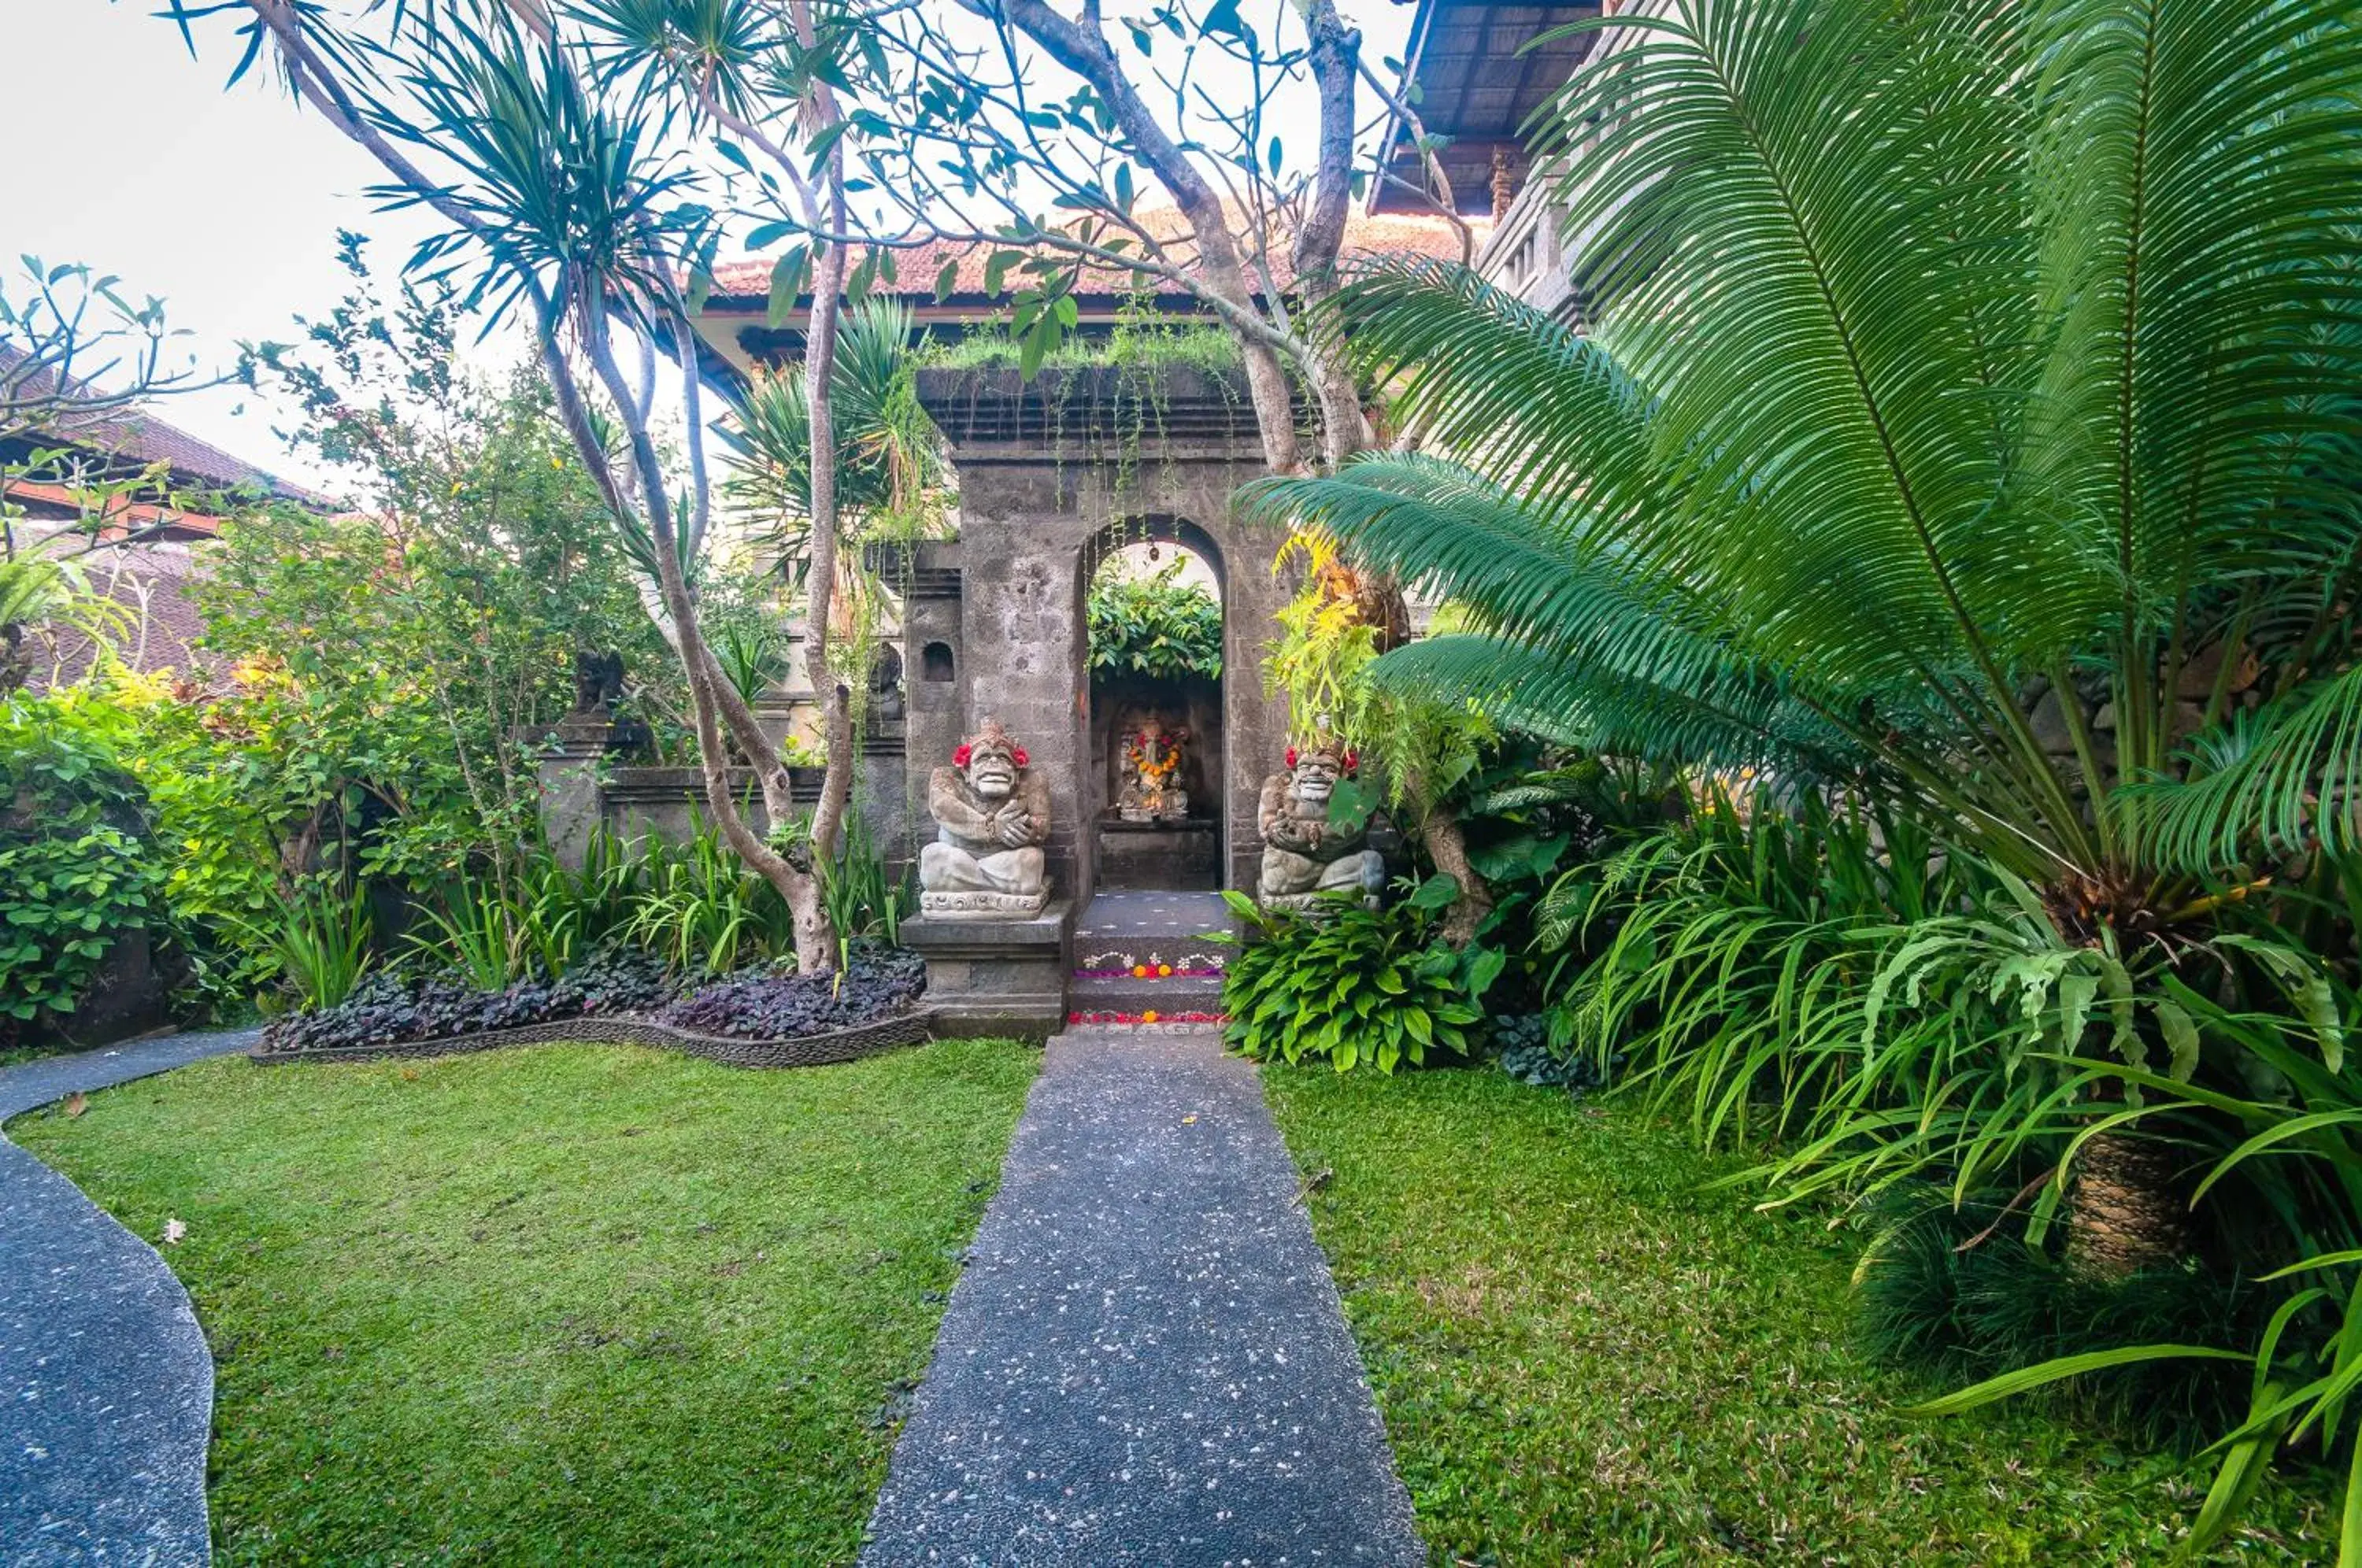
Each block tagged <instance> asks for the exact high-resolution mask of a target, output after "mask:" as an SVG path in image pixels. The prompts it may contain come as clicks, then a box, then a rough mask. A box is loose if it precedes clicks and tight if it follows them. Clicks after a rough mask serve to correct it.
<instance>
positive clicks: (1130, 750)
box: [1123, 734, 1181, 793]
mask: <svg viewBox="0 0 2362 1568" xmlns="http://www.w3.org/2000/svg"><path fill="white" fill-rule="evenodd" d="M1123 759H1124V761H1126V762H1128V763H1130V764H1131V770H1132V771H1133V772H1135V773H1137V774H1139V775H1140V777H1141V779H1142V782H1143V783H1145V784H1146V785H1147V786H1148V787H1149V788H1150V789H1151V790H1156V791H1159V792H1160V793H1161V792H1162V791H1163V790H1164V781H1165V780H1166V779H1168V778H1172V777H1173V774H1174V770H1175V769H1176V768H1178V767H1180V766H1181V747H1180V745H1179V744H1178V743H1177V742H1175V743H1174V744H1172V745H1167V746H1166V747H1165V748H1164V758H1163V760H1161V761H1160V760H1157V759H1155V758H1153V757H1151V756H1149V755H1148V748H1147V747H1146V746H1144V745H1142V744H1141V741H1140V736H1139V735H1137V734H1134V735H1133V736H1132V737H1131V744H1130V745H1126V746H1125V747H1124V750H1123Z"/></svg>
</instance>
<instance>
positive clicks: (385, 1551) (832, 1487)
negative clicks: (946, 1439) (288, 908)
mask: <svg viewBox="0 0 2362 1568" xmlns="http://www.w3.org/2000/svg"><path fill="white" fill-rule="evenodd" d="M1039 1059H1040V1058H1039V1055H1038V1053H1036V1052H1034V1051H1032V1050H1030V1049H1028V1048H1026V1047H1024V1046H1022V1045H1018V1044H1014V1043H1008V1042H950V1043H939V1044H935V1045H931V1046H928V1047H926V1048H924V1049H922V1050H918V1051H906V1052H900V1053H895V1054H891V1055H885V1056H881V1057H877V1058H874V1059H872V1060H869V1061H866V1062H860V1063H855V1064H853V1065H851V1066H839V1067H824V1068H816V1069H812V1070H809V1071H799V1072H786V1073H749V1072H743V1071H734V1070H733V1069H730V1068H727V1067H722V1066H714V1065H712V1064H710V1063H705V1062H700V1061H696V1060H694V1059H689V1058H683V1057H679V1056H674V1055H666V1054H661V1053H657V1052H650V1051H642V1050H637V1049H631V1048H624V1047H616V1046H551V1047H545V1048H541V1049H536V1050H530V1051H510V1052H497V1053H490V1054H486V1055H478V1056H458V1057H449V1058H444V1059H441V1060H433V1061H421V1062H414V1063H407V1064H388V1065H383V1066H290V1067H280V1068H273V1069H270V1070H268V1071H263V1070H259V1069H257V1068H255V1067H254V1066H251V1065H250V1064H248V1063H247V1062H244V1061H241V1060H235V1059H232V1060H224V1061H217V1062H209V1063H205V1064H203V1065H200V1066H193V1067H189V1068H185V1069H183V1070H182V1071H180V1072H177V1073H173V1074H171V1075H169V1076H167V1077H160V1078H153V1079H149V1080H146V1081H144V1082H140V1083H135V1084H130V1085H127V1086H125V1087H123V1088H117V1089H112V1090H108V1091H106V1092H105V1093H103V1094H97V1095H94V1096H92V1097H91V1099H90V1102H89V1107H88V1110H86V1111H85V1112H84V1114H83V1115H82V1116H81V1117H80V1118H78V1119H73V1120H68V1119H67V1118H65V1117H64V1116H62V1115H60V1114H57V1113H55V1112H54V1111H52V1112H49V1113H40V1114H36V1115H34V1116H30V1117H27V1118H22V1119H19V1120H18V1121H17V1122H15V1123H14V1124H13V1125H12V1126H11V1127H10V1128H9V1135H10V1136H11V1137H13V1138H15V1139H17V1141H18V1142H19V1143H23V1144H24V1145H25V1146H26V1147H28V1148H29V1149H31V1150H32V1151H33V1152H34V1153H36V1154H39V1155H40V1156H41V1158H43V1159H45V1160H47V1161H49V1162H50V1164H52V1165H56V1166H57V1167H58V1168H60V1169H61V1170H63V1171H64V1172H65V1173H66V1174H67V1175H69V1176H72V1177H73V1179H74V1180H76V1181H77V1182H79V1183H81V1184H82V1186H83V1187H84V1188H85V1189H86V1190H88V1191H89V1192H90V1193H91V1194H92V1195H93V1196H94V1197H95V1198H97V1199H98V1200H99V1201H100V1202H101V1203H102V1204H104V1205H105V1207H106V1208H107V1209H110V1210H112V1211H113V1212H114V1213H115V1214H116V1216H117V1217H118V1218H120V1219H121V1220H123V1221H124V1222H125V1223H126V1224H127V1225H128V1226H129V1227H130V1228H131V1229H132V1230H134V1231H138V1233H139V1234H141V1235H143V1236H147V1237H149V1238H151V1239H152V1238H156V1237H159V1236H160V1235H161V1234H162V1232H163V1230H164V1226H165V1222H166V1221H167V1220H172V1219H177V1220H181V1221H182V1223H183V1224H185V1225H186V1226H187V1237H186V1240H184V1241H183V1242H181V1243H180V1244H179V1245H178V1246H176V1247H173V1248H171V1263H172V1266H173V1268H174V1269H175V1270H176V1271H177V1272H178V1273H179V1274H180V1275H181V1277H182V1279H183V1280H184V1281H186V1282H187V1285H188V1286H189V1291H190V1294H191V1296H192V1297H194V1299H195V1301H196V1304H197V1310H198V1313H199V1316H200V1317H201V1318H202V1320H204V1326H205V1331H206V1334H207V1337H208V1338H209V1339H210V1341H211V1342H212V1344H213V1347H214V1353H215V1358H216V1361H217V1364H218V1378H219V1385H218V1396H217V1397H218V1405H217V1408H216V1410H215V1429H214V1430H215V1438H214V1447H213V1453H212V1472H213V1475H212V1503H213V1509H214V1519H215V1544H216V1549H217V1551H218V1553H219V1556H220V1560H221V1561H222V1562H227V1563H240V1562H272V1563H289V1562H299V1563H300V1562H334V1563H338V1564H348V1563H395V1562H403V1563H414V1562H499V1563H502V1564H507V1563H543V1562H700V1563H723V1562H761V1563H787V1562H793V1563H799V1564H803V1563H827V1562H847V1561H850V1560H851V1559H852V1558H853V1556H854V1555H855V1551H857V1550H858V1547H859V1543H860V1538H861V1531H862V1527H863V1524H864V1522H865V1520H866V1517H867V1515H868V1512H869V1508H870V1505H871V1502H872V1500H873V1497H874V1496H875V1494H876V1492H877V1486H878V1484H879V1483H880V1482H881V1481H882V1480H883V1479H884V1475H885V1469H886V1461H887V1456H888V1454H889V1451H890V1449H891V1447H892V1443H893V1440H894V1436H895V1433H896V1431H897V1430H898V1428H899V1424H900V1399H901V1397H902V1396H903V1394H904V1393H905V1392H906V1391H907V1390H908V1389H909V1388H910V1387H911V1386H912V1385H913V1384H914V1382H915V1380H916V1379H917V1378H918V1376H919V1375H920V1374H921V1373H922V1371H923V1370H924V1368H925V1364H926V1359H927V1353H928V1349H929V1346H930V1345H931V1344H932V1342H933V1338H934V1332H935V1327H936V1323H937V1320H939V1318H940V1317H941V1316H942V1312H943V1303H944V1297H945V1295H946V1293H947V1292H948V1291H949V1289H950V1287H951V1286H952V1283H953V1280H954V1277H955V1274H956V1272H957V1263H956V1259H957V1258H958V1256H959V1254H960V1253H961V1252H962V1251H963V1250H964V1248H965V1247H966V1242H967V1240H968V1237H969V1235H970V1233H971V1232H972V1231H973V1230H974V1227H975V1224H976V1221H977V1218H978V1216H979V1215H980V1213H981V1212H982V1209H983V1206H984V1205H985V1203H986V1202H987V1200H988V1198H989V1197H990V1194H991V1191H992V1188H993V1186H994V1184H995V1182H996V1180H997V1179H998V1176H999V1165H1000V1158H1001V1154H1002V1151H1003V1149H1004V1147H1005V1146H1006V1144H1007V1143H1008V1140H1009V1136H1010V1131H1011V1129H1012V1128H1013V1127H1014V1126H1015V1124H1016V1121H1017V1115H1018V1111H1019V1110H1020V1108H1021V1103H1022V1101H1023V1098H1024V1095H1025V1090H1026V1088H1027V1086H1028V1084H1029V1083H1030V1082H1031V1081H1032V1077H1033V1073H1034V1070H1035V1067H1036V1066H1037V1064H1038V1062H1039Z"/></svg>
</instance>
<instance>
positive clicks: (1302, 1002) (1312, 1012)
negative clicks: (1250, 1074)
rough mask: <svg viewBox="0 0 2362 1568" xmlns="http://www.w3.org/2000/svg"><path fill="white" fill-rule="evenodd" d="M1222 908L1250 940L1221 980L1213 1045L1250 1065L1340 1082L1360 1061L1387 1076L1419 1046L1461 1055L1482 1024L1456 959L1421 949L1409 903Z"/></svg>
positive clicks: (1424, 944)
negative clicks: (1323, 1064) (1311, 1063)
mask: <svg viewBox="0 0 2362 1568" xmlns="http://www.w3.org/2000/svg"><path fill="white" fill-rule="evenodd" d="M1222 898H1223V900H1224V901H1226V902H1227V903H1229V905H1230V906H1231V909H1232V910H1233V911H1236V912H1237V913H1238V914H1239V916H1240V917H1241V918H1242V919H1243V920H1244V921H1245V922H1247V924H1248V926H1249V928H1250V929H1251V930H1252V931H1253V932H1254V933H1255V935H1256V937H1257V938H1258V940H1256V941H1254V942H1252V943H1250V944H1247V945H1246V946H1245V947H1244V948H1243V949H1242V951H1241V953H1240V954H1239V955H1238V957H1237V958H1235V959H1234V960H1232V961H1231V966H1230V972H1229V975H1228V976H1227V977H1225V978H1224V980H1223V982H1222V1005H1223V1007H1224V1008H1225V1009H1226V1010H1228V1011H1229V1013H1230V1015H1231V1021H1230V1024H1229V1026H1228V1027H1227V1028H1225V1029H1224V1030H1223V1032H1222V1039H1223V1042H1224V1043H1226V1044H1228V1045H1229V1046H1231V1048H1232V1049H1233V1050H1236V1051H1239V1052H1241V1053H1242V1054H1244V1055H1248V1056H1252V1057H1253V1058H1255V1059H1256V1060H1258V1061H1265V1060H1270V1059H1272V1058H1274V1057H1276V1058H1277V1059H1279V1060H1281V1061H1284V1062H1286V1063H1287V1064H1289V1065H1290V1066H1294V1065H1295V1064H1297V1063H1298V1062H1300V1061H1303V1060H1304V1059H1305V1058H1306V1057H1312V1058H1315V1059H1318V1060H1325V1061H1328V1062H1330V1064H1332V1065H1333V1066H1335V1067H1336V1069H1337V1070H1338V1071H1339V1072H1341V1073H1343V1072H1351V1071H1352V1069H1353V1068H1354V1067H1356V1066H1361V1065H1362V1064H1363V1063H1365V1062H1366V1063H1368V1064H1370V1065H1372V1066H1375V1067H1376V1068H1377V1069H1378V1071H1380V1072H1382V1073H1391V1072H1393V1071H1394V1070H1395V1068H1396V1066H1400V1065H1401V1064H1402V1062H1403V1061H1404V1060H1405V1059H1406V1058H1407V1059H1408V1060H1409V1062H1410V1064H1411V1065H1412V1066H1420V1065H1422V1064H1423V1063H1424V1062H1425V1061H1426V1059H1427V1053H1428V1051H1429V1048H1430V1047H1432V1048H1435V1049H1439V1050H1442V1051H1448V1052H1452V1053H1455V1054H1458V1055H1467V1054H1468V1050H1469V1035H1470V1028H1471V1026H1472V1025H1473V1024H1474V1023H1475V1022H1476V1021H1477V1020H1478V1019H1479V1018H1480V1017H1482V1016H1483V1015H1482V1014H1481V1013H1480V1012H1479V1011H1478V1010H1477V1009H1476V1008H1475V1007H1474V1005H1473V1003H1472V1002H1471V1001H1470V1000H1469V996H1468V989H1467V987H1466V984H1465V983H1464V981H1463V980H1462V959H1461V955H1459V954H1456V953H1454V952H1452V951H1451V949H1450V948H1448V947H1444V946H1440V945H1438V944H1432V943H1430V941H1429V915H1428V911H1425V910H1422V909H1420V908H1418V906H1417V905H1415V904H1402V905H1399V906H1397V907H1396V908H1394V909H1391V910H1385V911H1371V910H1367V909H1363V908H1362V907H1361V906H1360V905H1359V904H1357V903H1352V902H1350V901H1347V900H1342V899H1341V900H1339V903H1338V906H1337V908H1336V909H1335V910H1333V911H1322V912H1321V914H1320V915H1319V917H1318V918H1311V919H1308V918H1306V917H1304V916H1300V915H1294V914H1286V913H1279V912H1275V911H1265V910H1263V909H1260V908H1258V907H1257V906H1256V905H1255V903H1254V901H1253V900H1251V899H1249V898H1247V897H1246V896H1245V895H1244V894H1242V893H1237V892H1227V893H1224V894H1223V895H1222Z"/></svg>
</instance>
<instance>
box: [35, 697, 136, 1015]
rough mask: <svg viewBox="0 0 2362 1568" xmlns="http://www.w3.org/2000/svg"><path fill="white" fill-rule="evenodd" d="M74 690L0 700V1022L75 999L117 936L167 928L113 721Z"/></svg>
mask: <svg viewBox="0 0 2362 1568" xmlns="http://www.w3.org/2000/svg"><path fill="white" fill-rule="evenodd" d="M110 718H112V715H110V714H107V713H105V711H104V710H94V709H93V708H92V707H91V706H90V705H89V704H88V703H86V702H85V701H82V700H80V699H78V698H77V697H75V696H73V695H72V694H68V695H65V696H62V697H40V698H35V697H29V696H27V695H25V694H24V693H22V692H18V693H14V694H12V695H9V696H7V697H6V698H0V1029H5V1030H6V1032H8V1033H10V1034H14V1033H16V1032H21V1031H22V1030H23V1029H25V1028H27V1027H28V1026H35V1025H40V1024H47V1023H53V1022H56V1021H61V1020H62V1019H64V1018H65V1017H67V1016H68V1015H70V1014H71V1013H72V1011H73V1010H74V1009H75V1008H76V1007H77V1006H78V1005H79V1004H80V1002H81V1001H82V999H83V994H84V992H85V991H86V990H87V989H88V988H89V986H90V983H91V980H92V979H93V978H94V977H95V976H96V975H97V973H98V971H99V969H100V966H102V965H104V964H105V960H106V955H107V954H108V953H109V952H110V951H112V950H113V948H114V946H115V944H116V938H117V937H118V936H120V935H121V934H122V933H125V932H127V931H130V930H134V929H147V930H149V931H152V932H154V933H157V934H158V935H159V936H161V935H162V934H164V933H165V931H166V929H167V927H168V924H169V922H168V921H167V919H166V901H165V888H164V877H163V873H162V870H161V867H160V865H159V861H158V856H156V854H155V853H154V850H153V847H152V845H149V844H148V843H147V842H145V839H146V834H147V833H148V829H149V823H148V814H147V812H146V810H145V805H146V802H145V800H144V798H143V795H142V792H141V790H140V789H139V785H138V780H137V779H136V778H132V777H131V776H130V775H129V774H128V773H127V772H126V771H125V769H124V767H122V764H121V760H120V759H121V752H120V751H119V749H118V747H117V745H116V744H115V742H116V739H117V738H118V736H117V734H115V733H111V732H119V731H120V729H121V728H122V725H121V724H120V723H113V724H104V725H102V724H98V723H83V722H78V721H80V720H84V719H110Z"/></svg>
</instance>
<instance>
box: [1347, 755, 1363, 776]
mask: <svg viewBox="0 0 2362 1568" xmlns="http://www.w3.org/2000/svg"><path fill="white" fill-rule="evenodd" d="M1342 760H1343V761H1344V764H1345V771H1346V772H1348V773H1351V772H1352V771H1353V769H1355V768H1357V767H1361V766H1362V754H1361V753H1360V752H1358V751H1349V752H1347V753H1346V754H1345V756H1344V757H1343V759H1342Z"/></svg>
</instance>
